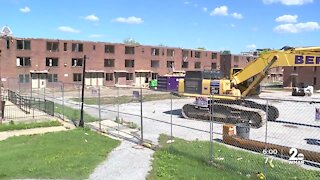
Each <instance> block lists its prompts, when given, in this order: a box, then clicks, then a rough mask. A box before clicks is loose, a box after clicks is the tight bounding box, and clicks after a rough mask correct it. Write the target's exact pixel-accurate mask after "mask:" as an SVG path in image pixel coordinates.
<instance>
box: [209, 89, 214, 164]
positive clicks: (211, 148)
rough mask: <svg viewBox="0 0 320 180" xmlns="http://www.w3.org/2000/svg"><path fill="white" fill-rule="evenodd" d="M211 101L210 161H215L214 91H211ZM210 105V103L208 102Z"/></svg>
mask: <svg viewBox="0 0 320 180" xmlns="http://www.w3.org/2000/svg"><path fill="white" fill-rule="evenodd" d="M210 102H211V108H210V110H209V111H210V162H211V163H213V134H212V131H213V105H214V104H213V97H212V93H210ZM208 105H209V104H208Z"/></svg>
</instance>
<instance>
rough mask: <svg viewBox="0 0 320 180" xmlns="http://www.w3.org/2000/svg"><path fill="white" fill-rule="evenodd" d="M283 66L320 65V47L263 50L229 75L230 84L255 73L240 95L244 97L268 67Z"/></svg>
mask: <svg viewBox="0 0 320 180" xmlns="http://www.w3.org/2000/svg"><path fill="white" fill-rule="evenodd" d="M285 66H320V47H305V48H292V47H284V48H282V49H281V50H272V51H267V52H264V53H262V54H261V55H260V56H259V57H258V58H257V59H256V60H254V61H252V62H251V63H250V64H248V65H247V66H246V67H244V68H243V69H242V70H241V71H239V72H237V73H235V74H234V75H233V76H232V77H231V84H233V85H237V84H240V83H242V82H244V81H246V80H248V79H249V78H251V77H253V76H256V75H257V76H256V78H255V80H254V81H253V82H252V83H251V84H250V85H249V87H248V88H247V89H246V90H245V91H244V92H243V93H242V94H241V96H242V97H245V96H247V95H248V93H249V92H250V91H251V90H252V89H254V88H255V87H256V86H257V85H259V84H260V82H261V81H262V80H263V79H264V77H265V76H266V75H267V72H268V70H269V69H271V68H274V67H285Z"/></svg>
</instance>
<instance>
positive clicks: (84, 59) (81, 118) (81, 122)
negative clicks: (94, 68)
mask: <svg viewBox="0 0 320 180" xmlns="http://www.w3.org/2000/svg"><path fill="white" fill-rule="evenodd" d="M86 59H87V56H86V55H84V57H83V69H82V91H81V92H82V94H81V111H80V121H79V127H84V121H83V101H84V81H85V74H86Z"/></svg>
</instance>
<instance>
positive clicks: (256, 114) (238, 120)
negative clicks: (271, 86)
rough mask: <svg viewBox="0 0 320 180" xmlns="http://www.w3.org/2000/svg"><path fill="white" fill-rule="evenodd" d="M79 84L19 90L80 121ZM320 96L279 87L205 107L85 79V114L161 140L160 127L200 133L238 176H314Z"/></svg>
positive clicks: (129, 135)
mask: <svg viewBox="0 0 320 180" xmlns="http://www.w3.org/2000/svg"><path fill="white" fill-rule="evenodd" d="M17 87H18V86H17ZM81 87H82V85H81V84H78V83H75V84H66V83H61V82H57V83H51V84H48V86H47V88H43V89H33V90H31V89H30V90H29V92H28V91H27V90H25V92H24V93H23V94H28V93H29V95H30V96H31V97H33V98H42V99H46V100H48V101H52V102H54V108H53V109H54V115H55V116H57V117H60V118H62V119H69V120H72V121H73V122H74V123H75V124H76V125H77V124H78V123H79V120H80V110H81V101H82V99H81V95H82V91H81V90H82V89H81ZM18 90H19V89H18ZM20 92H22V90H21V89H20ZM278 94H279V93H278ZM318 96H319V95H318V94H317V93H316V94H314V96H313V97H308V98H306V99H304V98H303V97H301V98H300V97H295V98H285V97H282V96H281V93H280V96H279V98H251V99H246V100H242V101H224V100H217V99H214V100H212V101H210V100H209V101H208V102H209V104H208V107H205V106H203V107H201V106H199V104H198V105H197V107H195V106H194V101H195V100H194V99H193V98H185V97H178V96H175V95H173V94H172V93H170V92H159V91H155V90H149V89H145V88H135V87H130V88H129V87H106V86H103V87H88V86H86V87H85V89H84V112H85V115H84V122H85V124H86V125H88V126H91V127H93V128H96V129H99V130H101V131H104V132H107V133H109V134H113V135H115V136H121V137H122V138H125V139H128V140H131V141H135V142H142V141H143V142H153V143H154V144H158V138H159V135H160V134H167V135H169V136H171V137H172V138H173V137H174V138H182V139H185V140H191V141H194V140H201V141H205V142H207V143H209V146H199V148H205V151H207V157H206V158H207V160H208V161H210V162H213V164H215V165H217V166H218V167H223V168H222V170H223V169H224V168H225V169H226V170H230V171H234V172H239V176H243V177H245V176H250V177H253V175H252V174H254V175H257V176H260V177H264V178H268V179H318V178H320V171H319V169H320V133H319V130H320V121H319V119H320V101H318V99H317V97H318ZM284 98H285V99H286V100H285V99H284ZM288 99H291V100H288ZM188 104H189V106H188ZM211 104H213V106H211ZM186 105H187V106H186ZM190 108H191V109H190ZM210 112H212V113H210ZM183 116H191V118H184V117H183ZM193 116H196V117H198V119H197V120H196V119H195V117H193ZM199 119H200V120H199ZM222 147H223V148H222ZM194 153H197V152H194ZM189 155H190V156H193V154H189ZM309 169H312V170H309ZM313 170H315V171H313Z"/></svg>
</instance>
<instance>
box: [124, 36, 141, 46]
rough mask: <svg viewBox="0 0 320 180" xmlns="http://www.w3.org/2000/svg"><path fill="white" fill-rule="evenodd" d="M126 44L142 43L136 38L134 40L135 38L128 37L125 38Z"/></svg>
mask: <svg viewBox="0 0 320 180" xmlns="http://www.w3.org/2000/svg"><path fill="white" fill-rule="evenodd" d="M123 43H124V44H130V45H140V43H139V42H137V41H136V40H134V39H133V38H127V39H125V40H123Z"/></svg>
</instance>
